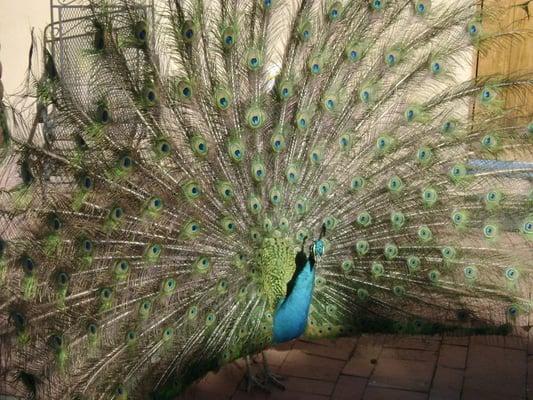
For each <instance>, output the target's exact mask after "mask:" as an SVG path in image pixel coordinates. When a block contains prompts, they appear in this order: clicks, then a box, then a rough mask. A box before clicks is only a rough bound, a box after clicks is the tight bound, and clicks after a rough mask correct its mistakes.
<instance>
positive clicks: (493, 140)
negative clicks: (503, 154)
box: [481, 134, 500, 152]
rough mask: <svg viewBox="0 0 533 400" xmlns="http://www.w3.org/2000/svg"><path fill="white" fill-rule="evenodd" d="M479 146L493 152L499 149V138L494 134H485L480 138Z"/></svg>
mask: <svg viewBox="0 0 533 400" xmlns="http://www.w3.org/2000/svg"><path fill="white" fill-rule="evenodd" d="M481 146H482V147H483V148H484V149H485V150H487V151H489V152H494V151H496V150H498V149H499V147H500V140H499V138H498V136H497V135H495V134H490V135H485V136H483V138H482V139H481Z"/></svg>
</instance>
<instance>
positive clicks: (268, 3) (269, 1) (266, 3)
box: [259, 0, 274, 10]
mask: <svg viewBox="0 0 533 400" xmlns="http://www.w3.org/2000/svg"><path fill="white" fill-rule="evenodd" d="M259 1H260V2H261V4H262V5H263V7H264V8H265V9H266V10H270V9H271V8H272V6H273V5H274V4H273V3H274V0H259Z"/></svg>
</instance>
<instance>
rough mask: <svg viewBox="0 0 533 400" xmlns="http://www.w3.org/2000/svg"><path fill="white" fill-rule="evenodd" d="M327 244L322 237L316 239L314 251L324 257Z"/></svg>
mask: <svg viewBox="0 0 533 400" xmlns="http://www.w3.org/2000/svg"><path fill="white" fill-rule="evenodd" d="M324 251H325V245H324V241H323V240H322V239H318V240H315V241H314V243H313V252H314V253H315V255H317V256H319V257H322V256H323V255H324Z"/></svg>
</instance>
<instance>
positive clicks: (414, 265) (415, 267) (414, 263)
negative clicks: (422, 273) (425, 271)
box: [407, 256, 421, 273]
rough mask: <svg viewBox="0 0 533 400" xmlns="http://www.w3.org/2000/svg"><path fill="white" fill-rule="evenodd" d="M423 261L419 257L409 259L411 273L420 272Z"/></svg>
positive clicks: (408, 266)
mask: <svg viewBox="0 0 533 400" xmlns="http://www.w3.org/2000/svg"><path fill="white" fill-rule="evenodd" d="M420 265H421V261H420V258H418V257H417V256H409V257H407V268H408V269H409V272H410V273H414V272H417V271H419V270H420Z"/></svg>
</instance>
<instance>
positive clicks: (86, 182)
mask: <svg viewBox="0 0 533 400" xmlns="http://www.w3.org/2000/svg"><path fill="white" fill-rule="evenodd" d="M79 185H80V187H81V188H82V189H83V190H84V191H89V190H92V189H93V188H94V182H93V180H92V178H91V177H90V176H87V175H84V176H82V177H81V178H80V179H79Z"/></svg>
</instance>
